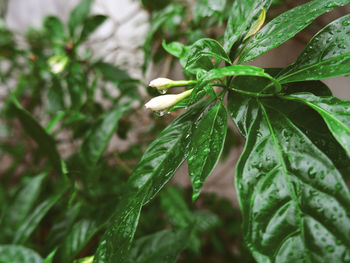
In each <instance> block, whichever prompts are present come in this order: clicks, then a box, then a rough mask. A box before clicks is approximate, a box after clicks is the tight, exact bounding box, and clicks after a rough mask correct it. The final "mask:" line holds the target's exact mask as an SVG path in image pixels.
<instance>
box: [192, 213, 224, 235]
mask: <svg viewBox="0 0 350 263" xmlns="http://www.w3.org/2000/svg"><path fill="white" fill-rule="evenodd" d="M193 217H194V219H195V222H196V223H195V227H196V230H197V231H198V232H200V233H205V232H207V231H209V230H211V229H213V228H215V227H217V226H219V225H220V224H221V223H222V222H221V219H220V217H219V216H218V215H216V214H214V213H212V212H210V211H206V210H199V211H195V212H194V213H193Z"/></svg>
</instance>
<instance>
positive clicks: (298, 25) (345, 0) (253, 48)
mask: <svg viewBox="0 0 350 263" xmlns="http://www.w3.org/2000/svg"><path fill="white" fill-rule="evenodd" d="M347 4H350V0H313V1H310V2H308V3H306V4H304V5H300V6H297V7H295V8H293V9H291V10H289V11H287V12H284V13H282V14H281V15H279V16H278V17H276V18H275V19H273V20H272V21H271V22H270V23H268V24H267V25H266V26H264V27H263V28H262V29H261V30H260V32H259V33H258V34H257V35H256V36H255V37H254V38H253V39H252V40H251V41H250V42H249V44H248V45H247V47H246V48H245V49H244V52H243V53H242V55H241V57H240V59H239V62H240V63H242V62H247V61H251V60H253V59H254V58H256V57H258V56H260V55H262V54H264V53H265V52H267V51H269V50H270V49H273V48H275V47H278V46H279V45H281V44H282V43H284V42H286V41H287V40H288V39H290V38H292V37H294V36H295V35H296V34H297V33H298V32H300V31H301V30H303V29H304V28H305V27H307V26H308V25H310V24H311V23H312V21H313V20H314V19H316V18H317V17H319V16H320V15H322V14H324V13H326V12H328V11H330V10H332V9H333V8H334V7H337V6H343V5H347Z"/></svg>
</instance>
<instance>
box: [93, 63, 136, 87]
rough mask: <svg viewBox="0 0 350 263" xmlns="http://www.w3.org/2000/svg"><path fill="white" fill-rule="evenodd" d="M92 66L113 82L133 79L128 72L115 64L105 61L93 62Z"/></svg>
mask: <svg viewBox="0 0 350 263" xmlns="http://www.w3.org/2000/svg"><path fill="white" fill-rule="evenodd" d="M94 67H95V68H96V69H97V70H98V71H99V72H100V73H101V74H102V76H103V78H104V79H105V80H108V81H111V82H113V83H117V84H118V83H123V82H132V81H135V79H133V78H131V77H130V76H129V74H128V73H126V72H125V71H124V70H121V69H120V68H118V67H117V66H114V65H112V64H110V63H106V62H98V63H96V64H94Z"/></svg>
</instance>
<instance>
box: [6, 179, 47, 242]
mask: <svg viewBox="0 0 350 263" xmlns="http://www.w3.org/2000/svg"><path fill="white" fill-rule="evenodd" d="M45 177H46V173H41V174H39V175H37V176H35V177H33V178H31V179H30V180H28V181H27V183H26V184H25V185H24V186H23V187H22V189H20V191H19V192H18V193H17V195H16V196H15V198H14V200H13V202H12V203H11V204H10V205H9V206H8V207H7V210H6V211H5V213H4V214H3V215H2V221H1V229H2V231H1V234H0V235H1V236H2V237H4V236H6V237H13V235H14V233H15V232H16V230H17V229H18V228H19V227H20V225H21V223H22V222H23V220H24V219H25V218H26V217H27V215H28V213H29V212H30V210H31V209H32V208H33V205H34V203H35V201H36V200H37V198H38V196H39V193H40V191H41V186H42V183H43V180H44V179H45Z"/></svg>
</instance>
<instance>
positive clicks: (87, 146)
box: [80, 100, 131, 164]
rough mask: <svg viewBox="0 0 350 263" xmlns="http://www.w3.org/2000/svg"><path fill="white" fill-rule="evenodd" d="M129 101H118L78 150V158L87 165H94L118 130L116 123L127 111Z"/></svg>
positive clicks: (98, 122) (129, 105)
mask: <svg viewBox="0 0 350 263" xmlns="http://www.w3.org/2000/svg"><path fill="white" fill-rule="evenodd" d="M130 107H131V103H130V101H129V100H125V101H120V102H119V103H117V105H116V106H115V107H114V108H113V109H112V110H111V111H110V112H108V113H106V114H105V115H104V116H102V117H101V118H100V120H99V121H97V123H96V124H95V125H94V127H93V128H92V130H91V131H90V132H89V133H88V135H87V136H86V138H85V139H84V141H83V144H82V146H81V149H80V156H81V157H82V159H83V160H84V162H85V163H87V164H90V163H91V164H96V163H97V161H98V159H99V158H100V156H101V155H102V153H103V151H104V150H105V148H106V146H107V144H108V142H109V140H110V139H111V137H112V135H113V134H114V133H115V131H116V130H117V128H118V121H119V119H120V118H121V117H122V115H123V114H124V113H125V112H126V111H127V110H129V109H130Z"/></svg>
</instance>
